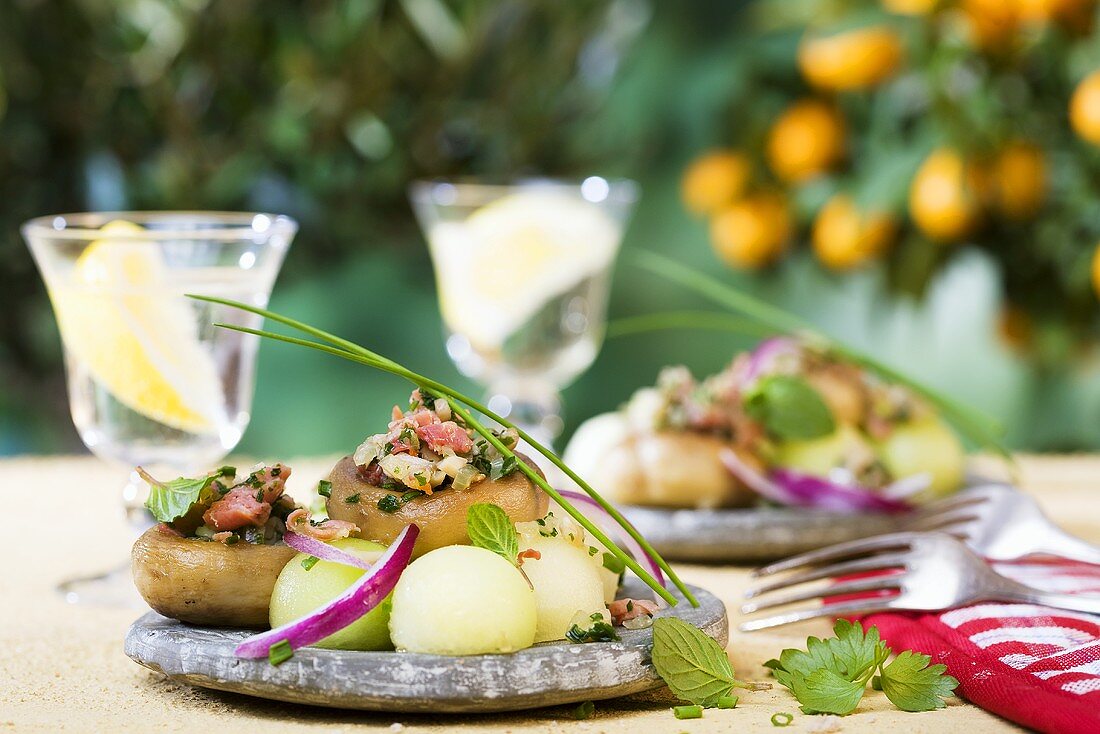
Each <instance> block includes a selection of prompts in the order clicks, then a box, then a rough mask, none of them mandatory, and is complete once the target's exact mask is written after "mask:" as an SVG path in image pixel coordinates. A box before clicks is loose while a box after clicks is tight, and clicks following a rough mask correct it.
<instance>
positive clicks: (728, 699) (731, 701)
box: [718, 696, 738, 709]
mask: <svg viewBox="0 0 1100 734" xmlns="http://www.w3.org/2000/svg"><path fill="white" fill-rule="evenodd" d="M737 700H738V699H737V696H719V697H718V708H720V709H732V708H737Z"/></svg>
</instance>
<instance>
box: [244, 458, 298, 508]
mask: <svg viewBox="0 0 1100 734" xmlns="http://www.w3.org/2000/svg"><path fill="white" fill-rule="evenodd" d="M289 476H290V467H289V466H285V465H284V464H272V465H271V466H265V467H264V468H263V469H259V470H257V471H255V472H253V473H252V474H250V475H249V476H248V479H247V480H245V482H244V486H245V487H248V488H249V489H251V490H252V492H253V494H256V493H258V492H263V501H264V502H266V503H268V504H271V503H273V502H275V500H277V499H279V498H280V497H282V496H283V492H284V491H285V490H286V480H287V477H289Z"/></svg>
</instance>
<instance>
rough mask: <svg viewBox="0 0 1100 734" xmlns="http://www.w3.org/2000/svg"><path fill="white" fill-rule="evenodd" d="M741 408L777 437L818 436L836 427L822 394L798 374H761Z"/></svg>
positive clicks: (801, 437) (798, 438)
mask: <svg viewBox="0 0 1100 734" xmlns="http://www.w3.org/2000/svg"><path fill="white" fill-rule="evenodd" d="M744 408H745V412H746V413H748V414H749V416H750V417H751V418H753V419H754V420H756V421H759V422H760V423H763V424H764V427H765V428H766V429H767V430H768V432H769V433H771V434H772V435H774V436H775V437H776V438H779V439H797V440H802V439H809V438H818V437H819V436H826V435H828V434H830V433H832V432H833V431H834V430H836V421H835V420H833V413H832V411H831V410H829V406H827V405H826V404H825V401H824V400H822V398H821V394H820V393H818V391H817V390H815V389H814V388H812V387H811V386H810V384H809V383H807V382H806V381H805V380H803V379H802V378H800V377H794V376H791V375H769V376H767V377H764V378H761V379H760V380H758V381H757V383H756V385H755V386H754V387H753V388H752V390H750V391H749V392H748V393H747V394H746V395H745V399H744Z"/></svg>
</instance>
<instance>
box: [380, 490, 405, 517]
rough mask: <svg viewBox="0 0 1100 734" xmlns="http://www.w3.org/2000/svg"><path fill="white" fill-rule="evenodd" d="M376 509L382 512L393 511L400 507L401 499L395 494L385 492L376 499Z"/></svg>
mask: <svg viewBox="0 0 1100 734" xmlns="http://www.w3.org/2000/svg"><path fill="white" fill-rule="evenodd" d="M378 509H379V510H381V511H382V512H389V513H394V512H397V511H398V510H400V509H401V500H399V499H397V496H396V495H392V494H387V495H386V496H385V497H383V498H382V499H380V500H378Z"/></svg>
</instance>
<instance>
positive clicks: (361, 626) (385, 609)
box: [269, 538, 393, 650]
mask: <svg viewBox="0 0 1100 734" xmlns="http://www.w3.org/2000/svg"><path fill="white" fill-rule="evenodd" d="M330 545H332V546H333V547H334V548H338V549H340V550H342V551H344V552H345V553H350V554H351V555H353V556H357V557H359V558H362V559H363V560H365V561H371V562H373V561H374V560H375V559H376V558H377V557H378V552H379V551H382V550H385V547H384V546H381V545H378V544H377V543H371V542H370V541H367V540H359V539H358V538H343V539H341V540H334V541H333V542H332V543H331V544H330ZM309 557H310V556H309V554H307V553H299V554H298V555H296V556H294V558H292V559H291V560H290V562H289V563H287V564H286V566H284V567H283V570H282V572H280V573H279V578H278V580H277V581H276V582H275V589H274V590H273V591H272V593H271V608H270V612H269V614H270V620H271V626H272V627H278V626H280V625H283V624H286V623H287V622H292V621H294V620H295V619H298V618H299V617H304V616H306V615H307V614H309V613H310V612H312V611H314V610H316V609H319V608H320V607H322V606H324V605H325V604H327V603H328V602H330V601H332V600H333V599H335V598H336V597H337V596H339V595H340V594H341V593H343V592H344V590H346V589H347V588H348V587H349V586H351V585H352V584H354V583H355V582H356V581H357V580H358V579H359V577H360V576H362V575H363V574H364V573H366V572H365V571H363V570H362V569H359V568H354V567H352V566H345V565H343V564H342V563H332V562H330V561H317V562H316V563H315V564H313V566H312V567H311V568H309V569H308V570H307V569H306V568H305V566H303V565H302V561H304V560H305V559H307V558H309ZM389 620H390V598H389V597H387V598H386V599H385V600H384V601H383V602H382V603H381V604H379V605H378V606H376V607H375V608H374V609H372V610H371V611H369V612H367V613H366V614H365V615H363V616H362V617H360V618H359V619H358V620H356V621H355V622H352V623H351V624H350V625H348V626H347V627H345V628H344V629H342V630H339V631H338V632H334V633H332V634H331V635H329V636H328V637H326V638H324V639H323V640H321V641H320V642H317V643H315V646H316V647H327V648H331V649H334V650H390V649H392V648H393V645H392V644H391V643H390V634H389V628H388V625H389Z"/></svg>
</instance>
